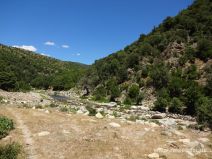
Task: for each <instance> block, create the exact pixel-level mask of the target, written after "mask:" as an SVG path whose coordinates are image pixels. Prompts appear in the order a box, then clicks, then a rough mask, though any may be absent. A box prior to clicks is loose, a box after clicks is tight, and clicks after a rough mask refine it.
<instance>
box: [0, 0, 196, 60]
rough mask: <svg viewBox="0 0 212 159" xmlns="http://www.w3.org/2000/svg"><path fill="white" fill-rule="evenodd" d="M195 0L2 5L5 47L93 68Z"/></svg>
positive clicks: (0, 34) (23, 0)
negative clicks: (100, 59)
mask: <svg viewBox="0 0 212 159" xmlns="http://www.w3.org/2000/svg"><path fill="white" fill-rule="evenodd" d="M192 2H193V0H1V5H0V17H1V19H0V43H2V44H5V45H10V46H16V47H22V48H25V49H30V50H34V51H36V52H38V53H42V54H46V55H50V56H52V57H55V58H58V59H61V60H65V61H75V62H81V63H85V64H91V63H93V62H94V61H95V60H96V59H99V58H102V57H105V56H107V55H109V54H111V53H113V52H115V51H118V50H120V49H123V48H124V47H125V46H126V45H128V44H130V43H132V42H133V41H135V40H136V39H137V38H138V37H139V35H140V34H142V33H145V34H147V33H149V32H150V31H151V30H152V28H153V27H154V26H157V25H158V24H160V23H161V22H162V21H163V19H164V18H166V17H167V16H175V15H176V14H177V13H178V12H179V11H180V10H182V9H185V8H187V7H188V6H189V5H190V4H191V3H192Z"/></svg>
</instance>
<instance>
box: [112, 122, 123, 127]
mask: <svg viewBox="0 0 212 159" xmlns="http://www.w3.org/2000/svg"><path fill="white" fill-rule="evenodd" d="M109 125H110V126H111V127H113V128H119V127H121V125H120V124H118V123H114V122H112V123H110V124H109Z"/></svg>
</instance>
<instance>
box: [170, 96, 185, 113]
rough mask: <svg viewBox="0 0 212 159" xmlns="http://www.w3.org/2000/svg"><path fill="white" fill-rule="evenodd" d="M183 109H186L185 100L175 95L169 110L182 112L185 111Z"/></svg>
mask: <svg viewBox="0 0 212 159" xmlns="http://www.w3.org/2000/svg"><path fill="white" fill-rule="evenodd" d="M183 109H184V104H183V102H182V101H181V100H180V99H179V98H176V97H174V98H173V99H172V100H171V103H170V107H169V112H171V113H177V114H182V113H183Z"/></svg>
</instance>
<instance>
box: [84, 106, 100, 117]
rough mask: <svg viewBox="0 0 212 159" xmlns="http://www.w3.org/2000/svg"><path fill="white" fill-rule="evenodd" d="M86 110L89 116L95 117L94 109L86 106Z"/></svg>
mask: <svg viewBox="0 0 212 159" xmlns="http://www.w3.org/2000/svg"><path fill="white" fill-rule="evenodd" d="M86 109H87V110H88V111H89V116H95V115H96V113H97V112H96V109H94V108H92V107H89V106H86Z"/></svg>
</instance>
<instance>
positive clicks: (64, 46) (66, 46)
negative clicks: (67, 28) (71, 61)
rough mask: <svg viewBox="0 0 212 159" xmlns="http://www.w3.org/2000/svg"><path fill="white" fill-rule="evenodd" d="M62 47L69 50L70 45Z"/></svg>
mask: <svg viewBox="0 0 212 159" xmlns="http://www.w3.org/2000/svg"><path fill="white" fill-rule="evenodd" d="M61 47H62V48H65V49H68V48H69V45H65V44H64V45H62V46H61Z"/></svg>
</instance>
